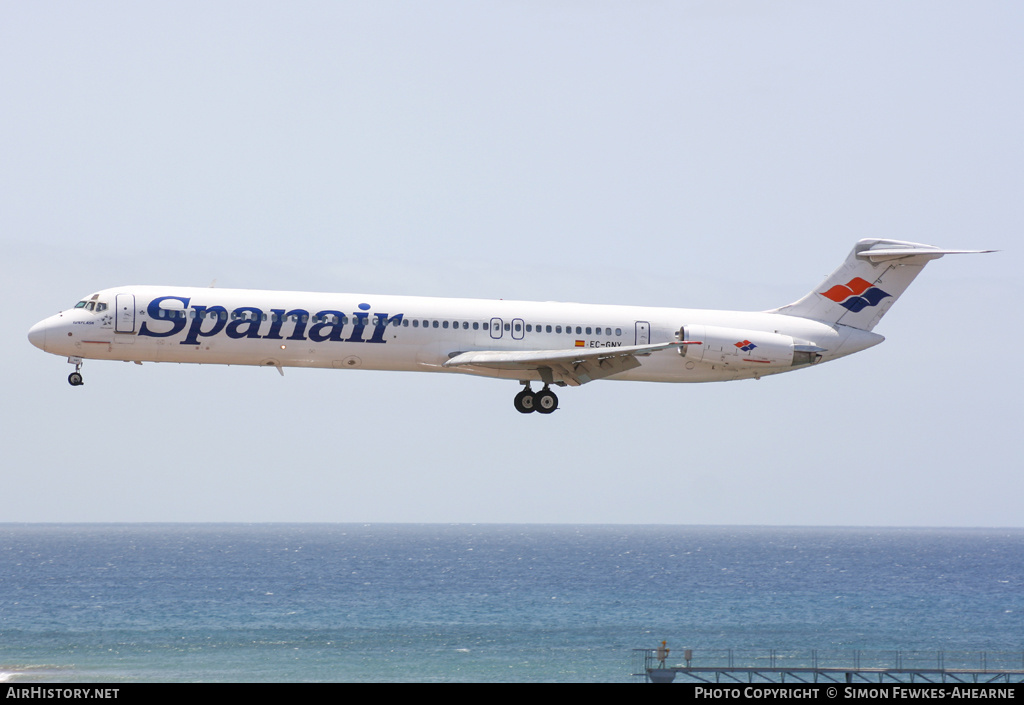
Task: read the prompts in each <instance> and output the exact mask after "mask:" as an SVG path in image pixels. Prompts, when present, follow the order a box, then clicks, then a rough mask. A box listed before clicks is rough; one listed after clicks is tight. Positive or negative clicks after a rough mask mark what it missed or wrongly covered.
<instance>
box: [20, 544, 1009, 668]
mask: <svg viewBox="0 0 1024 705" xmlns="http://www.w3.org/2000/svg"><path fill="white" fill-rule="evenodd" d="M662 639H666V640H668V642H669V645H670V646H671V647H673V648H674V649H683V648H693V649H696V650H698V651H699V650H700V649H726V648H733V649H747V648H758V649H769V648H775V649H829V650H834V649H851V650H852V649H870V650H883V649H904V650H947V651H958V650H959V651H983V650H987V651H1022V650H1024V530H1021V529H999V530H997V529H855V528H838V529H837V528H827V529H815V528H774V527H773V528H767V527H686V526H589V525H588V526H537V525H387V524H369V525H355V524H349V525H345V524H333V525H323V524H308V525H282V524H262V525H224V524H191V525H190V524H122V525H81V524H80V525H11V524H7V525H0V679H6V680H7V681H10V682H19V681H22V682H28V681H40V680H47V681H79V682H81V681H106V682H124V681H159V682H172V681H233V682H234V681H273V682H278V681H289V682H297V681H598V682H616V681H629V680H631V678H630V673H631V667H632V663H631V650H632V649H635V648H639V647H654V646H656V645H657V643H658V642H660V641H661V640H662Z"/></svg>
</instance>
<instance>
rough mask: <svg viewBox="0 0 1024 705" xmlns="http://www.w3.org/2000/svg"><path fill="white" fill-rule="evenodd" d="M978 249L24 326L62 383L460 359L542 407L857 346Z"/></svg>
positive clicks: (225, 297) (722, 376)
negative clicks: (752, 278)
mask: <svg viewBox="0 0 1024 705" xmlns="http://www.w3.org/2000/svg"><path fill="white" fill-rule="evenodd" d="M990 251H991V250H941V249H938V248H936V247H932V246H930V245H919V244H916V243H912V242H901V241H898V240H861V241H860V242H858V243H857V244H856V246H855V247H854V248H853V251H852V252H851V253H850V254H849V256H848V257H847V258H846V260H845V261H844V262H843V263H842V264H841V265H840V266H839V268H838V269H836V271H835V272H833V273H832V274H831V275H830V276H829V277H828V278H827V279H826V280H825V281H824V282H823V283H822V284H821V286H819V287H818V288H816V289H814V290H813V291H811V292H810V293H809V294H807V295H806V296H804V297H803V298H802V299H800V300H799V301H797V302H795V303H792V304H789V305H788V306H782V307H781V308H776V309H773V310H771V311H764V312H759V313H753V312H742V311H713V310H694V309H684V308H646V307H638V306H603V305H591V304H577V303H556V302H545V303H540V302H531V301H504V300H498V301H494V300H487V299H441V298H424V297H412V296H378V295H368V294H315V293H300V292H289V291H257V290H245V289H216V288H206V289H201V288H182V287H166V286H123V287H118V288H114V289H104V290H103V291H100V292H98V293H96V294H92V295H90V296H88V297H86V298H85V299H83V300H82V301H79V302H78V303H77V304H76V305H75V306H74V307H73V308H70V309H68V310H66V311H62V312H61V313H58V314H57V315H55V316H51V317H50V318H47V319H45V320H43V321H41V322H39V323H37V324H36V325H34V326H32V329H31V330H30V331H29V333H28V338H29V340H30V341H31V342H32V344H33V345H35V346H36V347H38V348H41V349H43V350H45V351H46V352H49V353H53V354H54V355H60V356H66V357H67V358H68V362H70V363H71V364H73V365H75V371H74V372H73V373H71V375H70V376H69V377H68V381H69V382H70V383H71V384H72V385H73V386H78V385H81V384H82V374H81V368H82V361H83V360H86V359H95V360H124V361H131V362H135V363H137V364H142V363H143V362H195V363H203V364H224V365H265V366H270V367H275V368H277V370H278V371H279V372H280V373H281V374H282V375H283V374H284V368H285V367H333V368H341V369H366V370H409V371H419V372H461V373H466V374H474V375H482V376H485V377H497V378H501V379H512V380H518V382H519V383H520V384H521V385H523V389H522V391H520V392H519V393H518V394H517V395H516V397H515V407H516V409H517V410H518V411H520V412H522V413H524V414H525V413H530V412H532V411H538V412H540V413H542V414H549V413H551V412H552V411H554V410H555V409H556V408H558V397H556V396H555V393H554V392H553V391H551V387H552V386H566V385H568V386H578V385H581V384H586V383H587V382H592V381H594V380H598V379H620V380H631V381H646V382H718V381H725V380H733V379H748V378H754V379H756V378H759V377H763V376H764V375H771V374H778V373H780V372H789V371H790V370H794V369H799V368H801V367H808V366H810V365H814V364H820V363H822V362H827V361H829V360H834V359H836V358H840V357H844V356H846V355H850V354H852V353H855V352H860V351H861V350H864V349H866V348H870V347H872V346H873V345H877V344H878V343H881V342H882V341H883V340H884V338H883V337H882V336H881V335H878V334H877V333H872V332H871V331H872V329H873V328H874V327H875V324H877V323H878V321H879V319H881V318H882V316H883V315H885V312H886V311H888V310H889V307H890V306H892V304H893V303H894V302H895V301H896V299H897V298H899V296H900V294H902V293H903V291H904V290H905V289H906V288H907V287H908V286H909V285H910V283H911V282H912V281H913V280H914V277H916V276H917V275H918V273H919V272H920V271H921V270H922V269H923V268H924V266H925V265H926V264H927V263H928V262H929V261H930V260H933V259H938V258H940V257H942V256H943V255H949V254H964V253H968V252H990ZM533 382H540V383H542V384H543V385H544V386H543V388H542V389H540V391H533V390H532V389H531V383H533Z"/></svg>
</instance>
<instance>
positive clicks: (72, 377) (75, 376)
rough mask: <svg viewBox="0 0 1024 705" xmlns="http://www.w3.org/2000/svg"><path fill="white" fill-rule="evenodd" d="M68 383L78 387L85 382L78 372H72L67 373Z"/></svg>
mask: <svg viewBox="0 0 1024 705" xmlns="http://www.w3.org/2000/svg"><path fill="white" fill-rule="evenodd" d="M68 384H70V385H71V386H72V387H80V386H82V385H83V384H85V383H84V382H83V381H82V375H81V374H79V373H78V372H72V373H71V374H69V375H68Z"/></svg>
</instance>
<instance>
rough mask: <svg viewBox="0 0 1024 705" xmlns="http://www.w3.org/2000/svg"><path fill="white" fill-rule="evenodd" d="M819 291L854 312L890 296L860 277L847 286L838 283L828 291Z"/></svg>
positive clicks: (874, 304)
mask: <svg viewBox="0 0 1024 705" xmlns="http://www.w3.org/2000/svg"><path fill="white" fill-rule="evenodd" d="M819 293H820V294H821V295H822V296H824V297H825V298H826V299H831V300H832V301H835V302H836V303H837V304H839V305H840V306H842V307H843V308H845V309H847V310H848V311H850V312H852V313H858V312H860V311H863V310H864V309H866V308H867V307H868V306H877V305H878V304H879V302H880V301H881V300H882V299H884V298H886V297H887V296H890V294H887V293H885V292H884V291H882V290H881V289H879V288H878V287H877V286H873V285H872V284H871V282H868V281H865V280H863V279H861V278H860V277H854V278H853V279H851V280H850V281H849V283H847V284H846V285H845V286H844V285H843V284H836V285H835V286H834V287H832V288H831V289H829V290H828V291H824V292H819Z"/></svg>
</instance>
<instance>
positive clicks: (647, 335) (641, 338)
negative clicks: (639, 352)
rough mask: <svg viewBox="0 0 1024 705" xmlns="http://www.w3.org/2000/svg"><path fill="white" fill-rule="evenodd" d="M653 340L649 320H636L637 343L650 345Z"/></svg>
mask: <svg viewBox="0 0 1024 705" xmlns="http://www.w3.org/2000/svg"><path fill="white" fill-rule="evenodd" d="M650 342H651V324H650V323H648V322H647V321H637V322H636V343H635V344H636V345H649V344H650Z"/></svg>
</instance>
